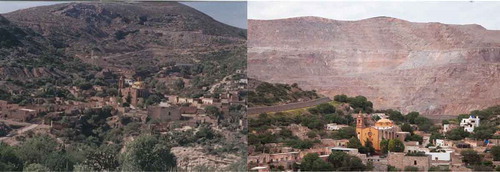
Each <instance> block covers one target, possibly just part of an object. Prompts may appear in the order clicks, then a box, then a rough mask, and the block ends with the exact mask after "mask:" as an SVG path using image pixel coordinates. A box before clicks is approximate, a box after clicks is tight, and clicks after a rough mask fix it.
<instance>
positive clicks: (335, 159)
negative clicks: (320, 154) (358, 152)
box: [328, 151, 349, 169]
mask: <svg viewBox="0 0 500 172" xmlns="http://www.w3.org/2000/svg"><path fill="white" fill-rule="evenodd" d="M347 156H349V155H348V154H347V153H345V152H341V151H334V152H332V153H331V154H330V155H329V156H328V162H330V163H331V164H333V167H334V168H335V169H338V168H340V167H342V163H343V162H344V161H345V160H346V159H347Z"/></svg>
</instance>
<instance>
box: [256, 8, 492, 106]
mask: <svg viewBox="0 0 500 172" xmlns="http://www.w3.org/2000/svg"><path fill="white" fill-rule="evenodd" d="M248 31H249V34H248V38H249V41H248V48H249V53H248V74H249V77H255V78H257V79H260V80H263V81H267V82H282V83H298V84H299V85H302V86H304V88H305V89H316V90H318V92H319V93H322V94H325V95H329V96H334V95H336V94H348V95H351V96H355V95H364V96H366V97H368V99H369V100H371V101H373V102H374V106H375V108H377V109H386V108H395V109H400V110H402V111H403V112H409V111H419V112H421V113H424V114H432V115H441V114H449V115H456V114H458V113H466V112H469V111H470V110H475V109H482V108H485V107H488V106H491V105H495V104H499V103H500V31H491V30H486V29H484V28H483V27H481V26H479V25H446V24H441V23H413V22H408V21H404V20H400V19H395V18H389V17H376V18H370V19H365V20H359V21H336V20H330V19H324V18H317V17H300V18H290V19H280V20H250V21H249V29H248Z"/></svg>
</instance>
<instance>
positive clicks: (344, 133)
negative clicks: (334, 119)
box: [333, 127, 356, 139]
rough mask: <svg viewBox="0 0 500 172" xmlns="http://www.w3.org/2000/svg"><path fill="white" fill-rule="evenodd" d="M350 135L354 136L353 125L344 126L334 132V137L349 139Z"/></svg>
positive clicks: (354, 129)
mask: <svg viewBox="0 0 500 172" xmlns="http://www.w3.org/2000/svg"><path fill="white" fill-rule="evenodd" d="M352 137H356V128H354V127H344V128H341V129H339V130H338V131H336V132H334V134H333V138H334V139H349V138H352Z"/></svg>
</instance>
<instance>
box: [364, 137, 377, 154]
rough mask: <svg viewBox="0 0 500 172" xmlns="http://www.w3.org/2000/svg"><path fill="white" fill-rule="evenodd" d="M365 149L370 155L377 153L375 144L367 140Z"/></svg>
mask: <svg viewBox="0 0 500 172" xmlns="http://www.w3.org/2000/svg"><path fill="white" fill-rule="evenodd" d="M365 147H366V150H367V151H368V153H370V155H373V154H374V153H375V148H373V143H372V142H371V141H370V140H368V139H366V141H365Z"/></svg>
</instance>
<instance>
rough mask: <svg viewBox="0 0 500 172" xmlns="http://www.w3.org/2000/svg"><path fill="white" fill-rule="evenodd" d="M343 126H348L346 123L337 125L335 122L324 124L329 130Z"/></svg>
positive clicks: (335, 129)
mask: <svg viewBox="0 0 500 172" xmlns="http://www.w3.org/2000/svg"><path fill="white" fill-rule="evenodd" d="M344 127H348V125H339V124H337V123H330V124H326V129H327V130H329V131H337V130H340V129H341V128H344Z"/></svg>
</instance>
